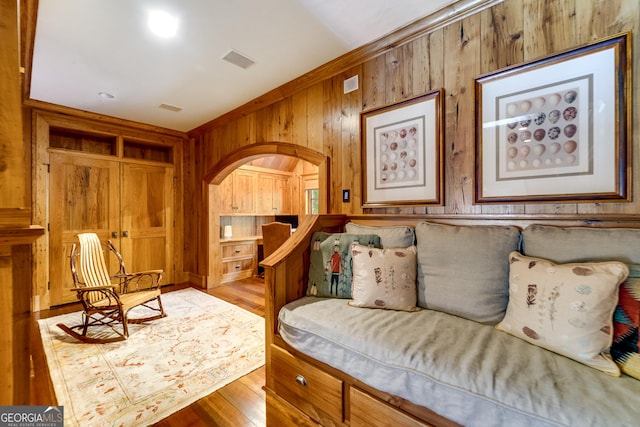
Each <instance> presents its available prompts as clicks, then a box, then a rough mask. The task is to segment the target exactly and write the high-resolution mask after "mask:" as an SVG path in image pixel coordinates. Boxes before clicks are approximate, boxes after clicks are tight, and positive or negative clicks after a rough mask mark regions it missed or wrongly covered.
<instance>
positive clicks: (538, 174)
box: [476, 36, 627, 202]
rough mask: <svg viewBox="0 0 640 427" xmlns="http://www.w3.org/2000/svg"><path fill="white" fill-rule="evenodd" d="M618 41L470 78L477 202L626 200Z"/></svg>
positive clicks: (622, 50)
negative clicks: (474, 105)
mask: <svg viewBox="0 0 640 427" xmlns="http://www.w3.org/2000/svg"><path fill="white" fill-rule="evenodd" d="M626 46H627V44H626V39H625V38H624V36H621V37H618V38H612V39H608V40H605V41H603V42H599V43H596V44H593V45H590V46H586V47H582V48H579V49H576V50H574V51H570V52H567V53H564V54H561V55H557V56H554V57H551V58H547V59H543V60H540V61H535V62H532V63H528V64H526V65H525V66H521V67H518V68H510V69H507V70H506V71H498V72H496V73H492V74H490V75H487V76H484V77H481V78H478V79H477V80H476V95H477V97H478V102H480V105H479V107H480V108H479V109H478V124H477V125H478V135H479V138H478V141H477V147H476V148H477V153H478V154H479V157H478V159H479V160H480V161H479V164H478V167H477V171H476V173H477V182H476V201H477V202H496V201H498V202H511V201H535V200H539V201H544V200H549V201H575V200H599V199H607V198H609V199H618V200H617V201H620V199H626V198H627V193H626V189H627V185H626V174H625V172H624V169H625V165H626V158H627V154H626V141H625V135H626V133H625V131H624V126H625V123H626V120H625V119H626V114H627V113H626V107H622V106H625V105H626V93H625V92H626V91H625V84H624V83H625V79H620V78H619V76H620V75H624V74H625V64H626V56H625V54H626ZM621 58H624V61H622V63H620V59H621ZM620 82H622V84H619V83H620ZM620 86H622V87H620Z"/></svg>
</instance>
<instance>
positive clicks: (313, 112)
mask: <svg viewBox="0 0 640 427" xmlns="http://www.w3.org/2000/svg"><path fill="white" fill-rule="evenodd" d="M361 77H362V76H361ZM361 84H362V83H361ZM306 94H307V97H306V98H307V110H306V114H307V115H306V117H305V119H304V125H305V127H306V131H307V142H306V145H307V147H309V148H311V149H312V150H315V151H318V152H320V153H323V152H324V139H323V133H324V132H323V130H324V126H323V125H324V119H323V114H322V109H323V103H322V99H323V95H324V92H323V85H322V83H317V84H315V85H313V86H311V87H310V88H309V89H307V90H306ZM297 120H300V119H299V118H298V119H297ZM298 126H300V125H298ZM294 143H295V141H294Z"/></svg>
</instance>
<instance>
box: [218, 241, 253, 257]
mask: <svg viewBox="0 0 640 427" xmlns="http://www.w3.org/2000/svg"><path fill="white" fill-rule="evenodd" d="M254 251H255V242H250V241H247V242H239V243H235V242H234V243H223V244H222V258H223V259H224V258H233V257H237V256H247V255H250V256H253V254H254Z"/></svg>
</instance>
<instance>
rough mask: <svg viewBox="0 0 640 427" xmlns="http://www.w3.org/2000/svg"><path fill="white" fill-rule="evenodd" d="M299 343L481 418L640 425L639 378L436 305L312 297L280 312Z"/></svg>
mask: <svg viewBox="0 0 640 427" xmlns="http://www.w3.org/2000/svg"><path fill="white" fill-rule="evenodd" d="M279 320H280V323H279V331H280V334H281V336H282V338H283V339H284V340H285V341H286V342H287V343H288V344H290V345H291V346H292V347H294V348H296V349H298V350H299V351H301V352H303V353H305V354H308V355H309V356H311V357H313V358H315V359H317V360H319V361H321V362H324V363H327V364H329V365H331V366H334V367H336V368H338V369H340V370H341V371H343V372H345V373H347V374H349V375H351V376H352V377H354V378H356V379H358V380H360V381H363V382H364V383H366V384H368V385H370V386H372V387H375V388H377V389H379V390H382V391H385V392H387V393H391V394H394V395H397V396H400V397H402V398H404V399H407V400H409V401H411V402H413V403H416V404H418V405H422V406H425V407H428V408H431V409H432V410H434V411H435V412H437V413H439V414H441V415H442V416H444V417H446V418H449V419H451V420H453V421H456V422H458V423H460V424H462V425H465V426H469V427H473V426H497V425H505V426H506V425H510V426H516V425H517V426H521V427H525V426H586V425H591V426H608V427H611V426H635V425H637V423H638V408H640V381H638V380H636V379H634V378H631V377H628V376H625V375H623V376H622V377H619V378H615V377H610V376H608V375H606V374H604V373H602V372H599V371H597V370H595V369H593V368H590V367H587V366H585V365H582V364H580V363H577V362H575V361H573V360H570V359H568V358H566V357H564V356H560V355H558V354H555V353H552V352H550V351H547V350H545V349H542V348H539V347H536V346H533V345H531V344H528V343H526V342H525V341H522V340H520V339H518V338H515V337H513V336H511V335H509V334H506V333H504V332H501V331H498V330H496V329H495V328H494V327H492V326H489V325H482V324H480V323H476V322H473V321H469V320H466V319H462V318H459V317H456V316H452V315H449V314H446V313H443V312H438V311H434V310H422V311H419V312H413V313H410V312H400V311H392V310H376V309H367V308H357V307H350V306H349V305H348V301H347V300H340V299H324V298H314V297H305V298H302V299H300V300H297V301H294V302H292V303H290V304H288V305H286V306H285V307H284V308H283V309H282V310H281V311H280V314H279Z"/></svg>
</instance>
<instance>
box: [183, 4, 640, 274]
mask: <svg viewBox="0 0 640 427" xmlns="http://www.w3.org/2000/svg"><path fill="white" fill-rule="evenodd" d="M494 3H495V2H494ZM492 4H493V3H492ZM639 17H640V3H639V2H638V0H505V1H504V2H499V3H497V4H494V5H493V6H491V7H488V8H484V9H483V10H481V11H478V12H476V13H473V14H470V15H469V16H465V17H463V18H462V19H459V20H457V21H455V22H451V23H448V24H446V25H445V26H441V27H438V28H434V29H431V30H426V31H424V33H423V34H420V35H419V36H417V37H408V38H407V39H408V40H409V41H408V42H406V43H404V44H399V45H396V46H389V47H388V48H387V49H386V50H385V51H384V52H383V53H382V54H378V55H376V56H370V57H368V58H365V59H363V60H362V61H361V62H360V63H357V64H351V65H350V66H349V67H348V68H346V69H338V70H336V69H334V68H332V67H331V66H327V67H326V68H325V69H326V72H327V75H326V78H324V79H321V80H320V81H318V82H313V79H312V78H311V77H312V76H309V78H305V76H303V77H301V78H300V79H297V80H296V81H295V82H292V83H291V84H289V85H285V86H283V87H282V88H280V89H278V90H275V91H272V92H270V93H269V94H266V95H265V96H264V97H262V98H259V99H257V100H255V101H254V102H252V103H250V104H247V105H246V106H243V107H241V108H240V109H239V110H238V111H234V112H232V113H231V114H228V115H226V117H223V118H221V119H218V120H213V121H212V122H210V123H208V124H207V125H206V126H203V127H201V128H199V129H196V130H194V132H192V133H191V139H190V144H189V149H187V150H185V152H186V153H188V156H187V157H188V158H187V159H186V162H187V164H188V166H187V167H186V170H187V171H188V172H187V173H188V174H189V175H190V176H189V177H185V184H186V186H187V193H186V194H185V206H190V207H193V209H191V208H190V209H189V210H190V212H191V213H192V219H191V220H189V221H185V224H186V228H185V242H190V243H189V247H187V248H186V253H185V263H189V262H191V263H192V264H191V265H186V266H185V267H186V270H187V271H196V272H198V273H201V274H204V273H205V269H206V260H204V259H202V257H200V259H199V258H198V255H199V252H204V251H202V250H201V249H202V248H205V247H206V241H204V239H206V236H204V234H203V233H202V232H201V227H202V224H203V223H204V222H203V221H206V212H207V209H206V207H205V206H203V204H202V200H203V199H202V194H203V192H202V178H203V177H204V176H205V175H206V173H207V171H208V170H211V169H212V168H213V167H214V166H215V165H216V164H217V163H218V162H219V161H221V160H222V159H223V158H224V157H225V156H226V155H227V154H228V153H231V152H233V151H234V150H237V149H238V148H239V147H242V146H245V145H248V144H254V143H264V142H273V141H281V142H288V143H293V144H297V145H300V146H304V147H308V148H311V149H314V150H317V151H319V152H322V153H324V154H325V155H327V156H329V157H330V171H331V182H330V190H331V193H332V194H333V195H334V196H332V197H331V203H330V213H346V214H360V213H376V214H378V213H382V214H427V215H430V214H464V215H482V216H486V215H500V216H501V215H509V214H515V215H544V214H567V215H582V214H584V215H600V214H616V215H638V214H640V197H638V195H639V190H640V186H639V185H633V202H631V203H580V204H576V203H563V204H558V203H540V204H505V205H474V204H473V192H474V176H475V171H474V138H475V123H474V119H473V117H474V114H475V100H474V79H475V78H476V77H477V76H479V75H481V74H483V73H488V72H491V71H494V70H498V69H501V68H503V67H506V66H509V65H514V64H519V63H522V62H525V61H530V60H534V59H537V58H540V57H543V56H546V55H550V54H553V53H556V52H560V51H563V50H567V49H571V48H574V47H577V46H579V45H582V44H586V43H589V42H593V41H596V40H598V39H601V38H604V37H606V36H610V35H613V34H617V33H620V32H626V31H632V38H633V40H632V45H633V81H634V82H636V84H635V87H634V89H633V104H634V113H633V139H634V140H635V141H640V114H639V113H640V108H638V99H640V97H639V96H638V83H637V82H640V76H639V74H640V72H639V71H640V66H639V64H640V39H639V36H638V33H639V32H640V18H639ZM409 30H410V28H405V29H404V30H403V31H404V32H405V33H407V32H408V31H409ZM354 75H358V76H359V81H360V89H359V90H357V91H355V92H352V93H349V94H347V95H343V93H342V88H343V80H344V79H346V78H349V77H351V76H354ZM308 81H312V83H311V84H309V83H308ZM296 85H297V86H296ZM439 88H444V94H445V127H444V148H445V160H444V162H445V164H444V168H445V169H444V170H445V203H444V206H442V207H411V208H386V209H382V208H378V209H363V208H362V207H361V196H362V189H361V174H362V170H361V163H362V162H361V149H360V130H359V124H360V113H361V112H362V111H363V110H367V109H371V108H374V107H379V106H383V105H386V104H391V103H395V102H398V101H401V100H403V99H408V98H412V97H414V96H417V95H420V94H423V93H426V92H429V91H432V90H436V89H439ZM639 154H640V150H634V154H633V164H634V165H636V167H635V168H634V172H633V183H637V182H638V173H639V171H638V169H639V168H638V167H637V165H640V162H638V158H639V157H638V156H639ZM342 189H350V190H351V195H352V199H351V202H349V203H343V202H342V200H341V198H340V197H339V196H340V194H341V190H342Z"/></svg>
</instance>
